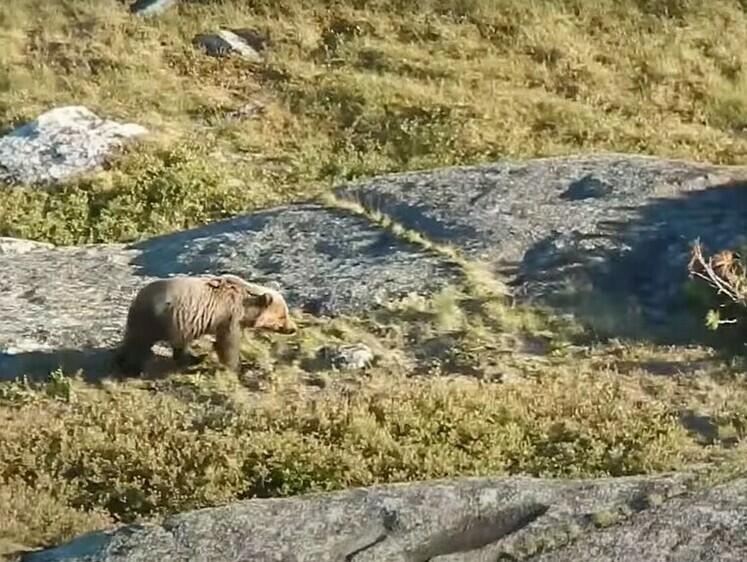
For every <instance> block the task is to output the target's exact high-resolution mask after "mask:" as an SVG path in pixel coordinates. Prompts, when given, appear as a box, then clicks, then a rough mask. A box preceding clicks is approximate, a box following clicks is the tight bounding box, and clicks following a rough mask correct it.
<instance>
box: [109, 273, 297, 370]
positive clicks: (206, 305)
mask: <svg viewBox="0 0 747 562" xmlns="http://www.w3.org/2000/svg"><path fill="white" fill-rule="evenodd" d="M244 328H252V329H256V330H270V331H274V332H279V333H283V334H292V333H295V332H296V330H297V327H296V323H295V322H294V321H293V319H292V318H291V317H290V313H289V311H288V305H287V304H286V302H285V299H284V298H283V296H282V294H281V293H280V292H279V291H277V290H275V289H272V288H269V287H264V286H262V285H256V284H254V283H249V282H247V281H245V280H244V279H241V278H240V277H237V276H235V275H229V274H225V275H204V276H179V277H171V278H169V279H158V280H156V281H152V282H150V283H148V284H147V285H145V286H144V287H142V288H141V289H140V291H139V292H138V293H137V295H135V298H134V299H133V300H132V303H131V304H130V308H129V311H128V313H127V322H126V325H125V331H124V337H123V340H122V344H121V345H120V347H119V350H118V351H117V353H116V357H115V361H116V363H117V364H118V366H119V367H120V368H122V369H123V370H124V371H125V372H127V373H130V374H135V373H140V372H141V371H142V369H143V366H144V364H145V362H146V360H147V359H148V358H149V357H150V354H151V351H152V349H151V348H152V346H153V344H155V343H157V342H159V341H161V342H167V343H168V344H169V345H170V346H171V348H172V351H173V357H174V359H175V360H176V361H177V363H179V364H184V363H185V362H189V361H192V360H194V358H193V357H191V356H190V355H189V353H188V352H187V347H188V345H189V344H190V343H191V342H192V341H194V340H197V339H199V338H201V337H202V336H204V335H213V336H215V344H214V346H213V347H214V349H215V352H216V354H217V355H218V359H219V360H220V362H221V363H222V364H223V365H225V366H226V367H228V368H229V369H231V370H234V371H236V370H238V368H239V347H240V345H241V335H242V330H243V329H244Z"/></svg>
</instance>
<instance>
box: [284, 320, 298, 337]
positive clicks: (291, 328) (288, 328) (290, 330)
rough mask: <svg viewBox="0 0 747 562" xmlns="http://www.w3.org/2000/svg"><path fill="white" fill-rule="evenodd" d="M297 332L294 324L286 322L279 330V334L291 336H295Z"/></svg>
mask: <svg viewBox="0 0 747 562" xmlns="http://www.w3.org/2000/svg"><path fill="white" fill-rule="evenodd" d="M297 331H298V327H297V326H296V323H295V322H288V323H287V324H285V326H283V327H282V328H281V329H280V333H281V334H286V335H291V334H295V333H296V332H297Z"/></svg>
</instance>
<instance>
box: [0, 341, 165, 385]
mask: <svg viewBox="0 0 747 562" xmlns="http://www.w3.org/2000/svg"><path fill="white" fill-rule="evenodd" d="M113 357H114V349H113V348H105V347H99V348H86V349H55V350H45V351H26V352H20V353H13V354H10V353H4V354H0V381H12V380H15V379H18V378H21V377H26V378H27V379H28V380H30V381H32V382H44V381H46V380H48V379H49V375H50V373H53V372H54V371H56V370H58V369H60V370H62V372H63V373H65V374H66V375H70V376H72V375H75V374H76V373H82V376H83V379H84V380H85V381H86V382H90V383H98V382H101V381H102V380H104V379H115V380H116V379H125V378H131V377H128V376H126V375H124V374H122V373H120V371H118V370H117V368H116V367H115V365H114V363H113ZM175 370H176V365H175V364H174V362H173V361H172V360H171V358H170V357H164V356H161V355H154V357H153V358H152V359H151V360H150V361H149V362H148V363H147V364H146V366H145V369H144V371H143V373H142V375H139V376H138V377H137V378H147V379H157V378H161V377H165V376H166V375H168V374H170V373H172V372H174V371H175Z"/></svg>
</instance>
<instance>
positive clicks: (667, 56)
mask: <svg viewBox="0 0 747 562" xmlns="http://www.w3.org/2000/svg"><path fill="white" fill-rule="evenodd" d="M417 5H418V6H419V7H418V8H417V10H414V9H413V7H412V6H415V4H413V3H411V2H396V1H394V0H389V1H385V0H377V1H363V0H357V1H353V0H342V1H340V0H337V1H335V2H331V1H330V2H327V1H314V2H312V1H306V2H303V1H300V2H298V1H296V0H293V1H291V0H283V1H280V0H263V1H246V2H238V1H236V2H230V1H228V2H211V1H199V2H198V1H184V2H182V3H181V6H180V7H178V8H177V9H171V10H169V11H167V12H166V13H165V14H163V15H162V16H159V17H158V18H156V19H150V20H145V21H143V20H141V19H138V18H133V17H132V16H131V15H130V14H129V13H128V12H127V10H126V9H125V7H124V6H123V4H122V3H121V2H117V1H115V0H63V1H60V2H44V1H42V0H15V1H14V2H5V3H4V5H3V6H2V7H0V33H1V34H2V44H3V49H2V53H0V129H3V128H6V127H10V126H11V125H13V124H14V123H16V122H18V121H21V120H25V119H30V118H33V117H35V116H36V115H37V113H38V112H39V111H41V110H43V109H47V108H49V107H50V106H51V105H53V104H62V103H76V104H77V103H80V104H84V105H86V106H88V107H90V108H91V109H93V110H95V111H98V112H100V113H101V114H103V115H107V116H109V117H113V118H119V119H123V120H133V121H137V122H139V123H141V124H144V125H146V126H148V127H150V128H152V129H153V130H154V131H155V132H156V133H157V134H158V137H159V139H160V142H159V143H157V145H158V149H157V150H156V149H154V147H153V146H151V145H148V146H145V147H141V148H140V149H139V150H137V149H136V150H135V151H134V152H133V153H132V154H129V155H127V156H125V157H124V158H123V159H122V160H123V162H120V163H118V165H117V170H118V171H117V172H110V173H107V174H104V175H103V177H99V178H97V179H96V180H95V181H79V182H76V183H75V185H73V186H71V188H70V189H69V190H68V191H66V192H63V193H55V194H53V195H46V194H38V193H35V192H33V191H30V190H23V189H13V190H10V191H9V192H8V193H4V194H3V198H4V200H5V201H6V204H5V205H4V206H3V209H2V210H0V233H6V234H11V235H20V236H25V237H32V238H37V239H44V240H51V241H54V242H57V243H76V242H83V241H111V240H123V239H131V238H133V237H136V236H140V235H147V234H150V233H154V232H161V231H166V230H171V229H175V228H183V227H185V226H188V225H194V224H197V223H200V222H204V221H205V220H208V219H209V218H211V217H216V216H222V215H224V214H227V213H229V214H230V213H236V212H238V211H240V210H243V209H246V208H254V207H258V206H264V205H266V204H269V203H273V202H280V201H287V200H292V199H298V198H301V197H306V196H308V195H312V194H316V193H318V192H320V191H321V190H324V189H325V188H326V187H328V186H330V185H331V184H333V183H335V182H339V181H341V180H343V179H347V178H353V177H357V176H361V175H370V174H375V173H380V172H385V171H392V170H405V169H414V168H423V167H433V166H440V165H448V164H460V163H473V162H479V161H484V160H491V159H495V158H499V157H523V156H536V155H551V154H560V153H568V152H581V151H589V150H593V149H596V150H599V149H605V150H620V151H633V152H643V153H649V154H660V155H667V156H676V157H687V158H695V159H702V160H710V161H713V162H723V163H736V162H741V161H743V160H744V157H745V155H747V140H746V139H745V137H744V135H743V134H742V130H743V128H744V127H745V125H746V124H747V121H746V120H747V117H745V116H746V115H747V113H746V112H745V104H747V101H745V100H747V96H745V75H744V72H743V66H744V60H745V49H746V48H747V47H745V44H747V42H746V38H747V19H746V16H745V14H744V11H743V9H742V6H741V4H740V2H738V1H737V0H733V1H724V0H718V1H711V0H707V1H706V0H623V1H614V2H613V1H612V0H604V1H597V0H594V1H592V0H553V1H549V0H548V1H537V0H535V1H533V2H519V1H518V0H469V1H466V0H441V1H436V0H431V1H425V2H418V3H417ZM219 26H228V27H238V28H251V29H253V30H255V31H256V33H257V34H258V35H259V36H260V37H261V38H263V39H264V41H265V43H266V52H265V55H266V56H265V59H266V62H265V63H264V64H260V65H254V64H251V63H249V62H246V61H242V60H241V59H239V58H231V59H216V58H212V57H209V56H206V55H204V54H202V53H201V52H200V51H199V50H198V49H196V48H195V47H193V46H192V44H191V41H192V39H193V37H194V36H195V35H196V34H198V33H208V32H211V31H214V30H216V29H217V28H218V27H219ZM247 103H255V104H262V106H263V107H264V111H263V113H261V114H260V115H257V116H256V118H253V119H248V120H243V121H236V120H232V119H231V118H230V117H228V116H227V114H228V113H230V112H231V111H232V110H234V109H236V108H238V107H241V106H244V105H245V104H247ZM230 179H233V180H234V181H233V182H231V181H228V180H230ZM166 182H168V185H169V189H168V190H165V189H163V186H164V185H165V183H166ZM242 184H245V185H246V186H247V188H246V189H240V188H237V185H242Z"/></svg>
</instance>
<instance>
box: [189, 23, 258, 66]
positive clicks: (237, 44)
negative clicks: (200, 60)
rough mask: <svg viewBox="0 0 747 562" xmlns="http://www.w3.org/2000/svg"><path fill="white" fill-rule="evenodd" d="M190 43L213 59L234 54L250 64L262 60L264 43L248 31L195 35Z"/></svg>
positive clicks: (238, 30)
mask: <svg viewBox="0 0 747 562" xmlns="http://www.w3.org/2000/svg"><path fill="white" fill-rule="evenodd" d="M192 42H193V44H195V45H199V46H200V47H202V48H203V49H204V50H205V52H206V53H207V54H208V55H211V56H214V57H223V56H227V55H230V54H232V53H236V54H238V55H240V56H242V57H244V58H245V59H247V60H249V61H252V62H260V61H261V60H262V54H261V51H262V50H263V48H264V42H263V41H262V40H261V38H259V37H258V36H257V35H256V34H255V33H254V32H252V31H251V30H249V29H233V30H231V29H219V30H218V31H216V32H215V33H207V34H200V35H197V36H196V37H195V38H194V39H193V41H192Z"/></svg>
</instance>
